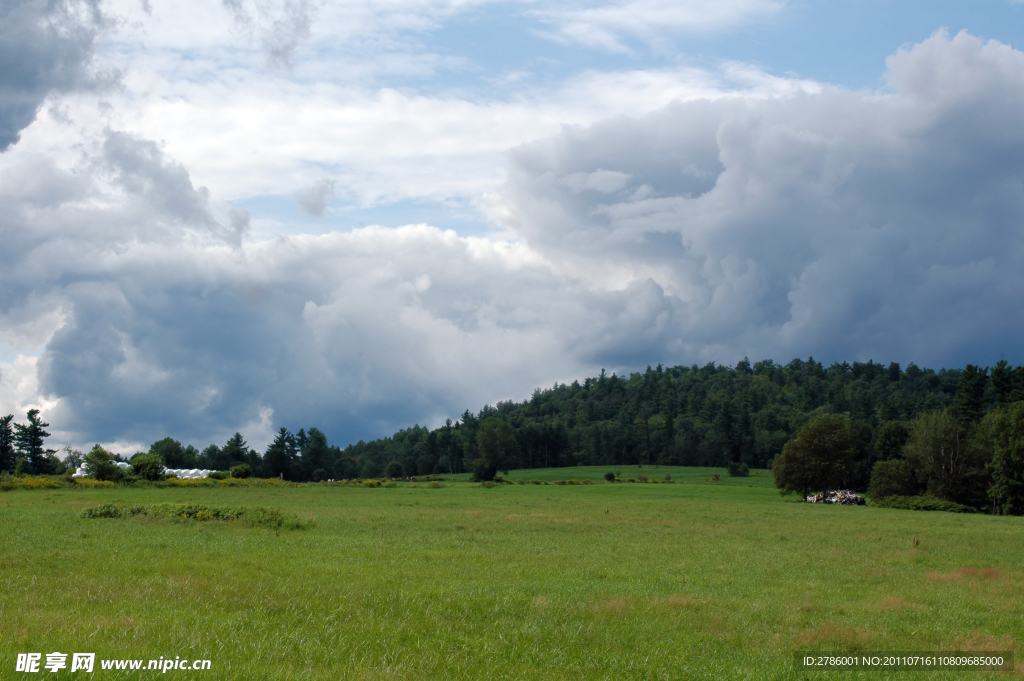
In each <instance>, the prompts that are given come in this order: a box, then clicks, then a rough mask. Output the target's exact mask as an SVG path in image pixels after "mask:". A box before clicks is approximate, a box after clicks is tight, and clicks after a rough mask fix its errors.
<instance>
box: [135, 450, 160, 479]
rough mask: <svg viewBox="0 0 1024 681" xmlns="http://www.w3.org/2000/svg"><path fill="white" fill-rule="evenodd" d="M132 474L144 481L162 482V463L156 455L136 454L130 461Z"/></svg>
mask: <svg viewBox="0 0 1024 681" xmlns="http://www.w3.org/2000/svg"><path fill="white" fill-rule="evenodd" d="M130 463H131V465H132V472H133V473H135V475H137V476H139V477H140V478H142V479H144V480H162V479H163V477H164V476H163V475H162V474H161V471H162V470H163V469H164V461H163V459H161V458H160V456H159V455H158V454H136V455H135V456H133V457H132V460H131V461H130Z"/></svg>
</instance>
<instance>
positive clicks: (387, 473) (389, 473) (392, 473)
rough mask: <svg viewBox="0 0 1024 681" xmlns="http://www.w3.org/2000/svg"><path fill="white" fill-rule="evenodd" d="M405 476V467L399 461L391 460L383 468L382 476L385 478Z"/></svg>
mask: <svg viewBox="0 0 1024 681" xmlns="http://www.w3.org/2000/svg"><path fill="white" fill-rule="evenodd" d="M404 476H405V469H404V468H403V467H402V463H401V462H400V461H392V462H391V463H389V464H388V465H387V468H385V469H384V477H386V478H401V477H404Z"/></svg>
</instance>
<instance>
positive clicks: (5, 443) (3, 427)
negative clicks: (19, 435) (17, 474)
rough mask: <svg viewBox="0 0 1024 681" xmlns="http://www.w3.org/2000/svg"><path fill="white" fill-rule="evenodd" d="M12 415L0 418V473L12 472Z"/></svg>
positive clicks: (13, 455) (13, 456) (13, 458)
mask: <svg viewBox="0 0 1024 681" xmlns="http://www.w3.org/2000/svg"><path fill="white" fill-rule="evenodd" d="M13 420H14V414H8V415H7V416H3V417H0V472H2V471H6V472H9V473H12V472H14V460H15V454H14V429H13V428H12V427H11V421H13Z"/></svg>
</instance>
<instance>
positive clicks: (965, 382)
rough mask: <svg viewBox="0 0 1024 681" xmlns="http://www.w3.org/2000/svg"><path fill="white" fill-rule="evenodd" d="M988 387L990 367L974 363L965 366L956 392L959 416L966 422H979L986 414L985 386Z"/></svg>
mask: <svg viewBox="0 0 1024 681" xmlns="http://www.w3.org/2000/svg"><path fill="white" fill-rule="evenodd" d="M987 387H988V369H987V368H985V369H979V368H978V367H976V366H975V365H973V364H968V365H967V366H966V367H964V371H963V374H961V376H960V384H959V386H957V393H956V412H957V417H958V418H959V419H960V420H961V421H962V422H963V423H965V424H972V423H977V422H978V421H980V420H981V417H982V416H983V415H984V414H985V388H987Z"/></svg>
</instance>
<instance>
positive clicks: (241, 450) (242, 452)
mask: <svg viewBox="0 0 1024 681" xmlns="http://www.w3.org/2000/svg"><path fill="white" fill-rule="evenodd" d="M248 454H249V445H248V444H246V442H245V438H243V437H242V434H241V433H235V434H234V435H232V436H231V437H230V438H228V441H227V442H226V443H225V444H224V446H223V447H222V448H221V450H220V458H221V460H222V461H223V462H224V464H223V465H222V466H221V470H227V469H229V468H231V467H232V466H234V465H237V464H240V463H246V459H247V458H248Z"/></svg>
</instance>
